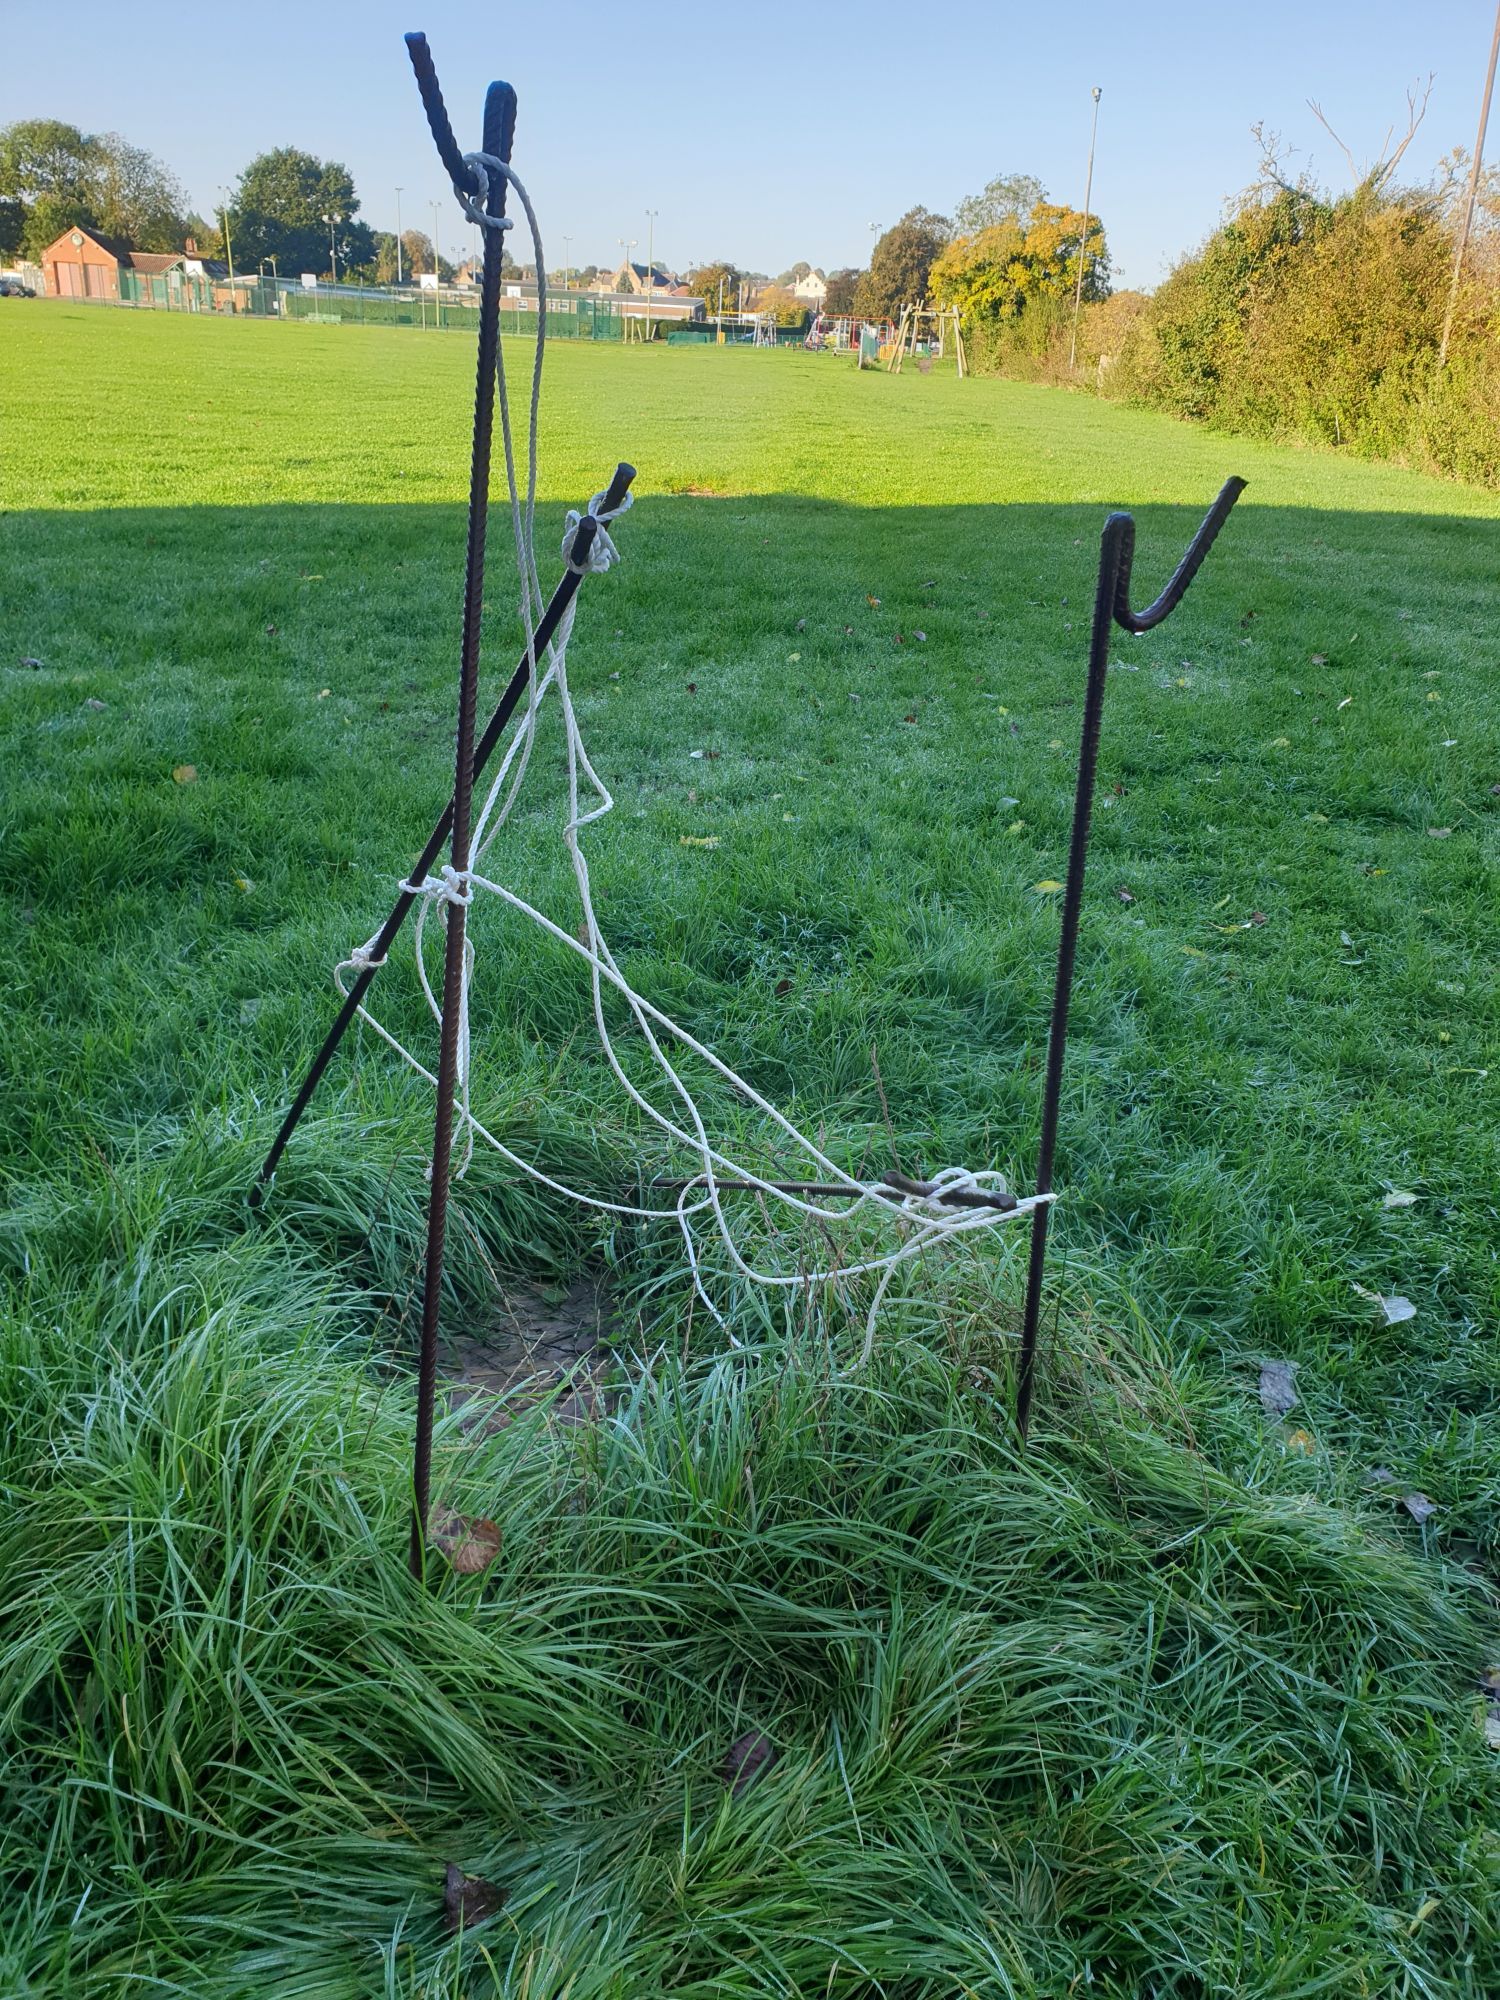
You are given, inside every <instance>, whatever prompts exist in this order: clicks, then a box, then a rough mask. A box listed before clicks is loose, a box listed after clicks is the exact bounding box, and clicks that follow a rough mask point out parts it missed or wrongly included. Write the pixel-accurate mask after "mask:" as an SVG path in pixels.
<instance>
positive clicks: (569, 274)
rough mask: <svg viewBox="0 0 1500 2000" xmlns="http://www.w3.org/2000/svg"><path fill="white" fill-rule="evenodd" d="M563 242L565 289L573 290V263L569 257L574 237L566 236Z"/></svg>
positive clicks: (566, 290) (567, 290)
mask: <svg viewBox="0 0 1500 2000" xmlns="http://www.w3.org/2000/svg"><path fill="white" fill-rule="evenodd" d="M562 243H563V290H564V291H565V292H571V291H572V289H573V283H572V279H573V265H572V262H571V260H570V258H569V255H568V253H569V251H570V250H571V249H572V248H573V239H572V237H571V236H565V237H564V238H563V240H562Z"/></svg>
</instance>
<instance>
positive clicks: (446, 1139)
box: [408, 41, 516, 1577]
mask: <svg viewBox="0 0 1500 2000" xmlns="http://www.w3.org/2000/svg"><path fill="white" fill-rule="evenodd" d="M411 46H412V44H411V42H410V41H409V42H408V47H411ZM425 51H426V44H425V42H423V43H421V53H422V54H424V55H425ZM412 59H413V67H414V68H415V69H416V71H417V78H418V82H419V83H420V84H421V86H422V99H423V103H424V104H425V106H426V108H427V116H428V122H429V124H431V126H432V128H433V134H434V137H435V138H436V139H437V141H438V151H439V153H440V154H442V156H443V164H444V165H445V166H446V167H448V170H449V173H450V174H451V175H453V180H454V185H455V188H457V187H458V185H459V183H458V177H457V175H456V174H454V173H453V162H452V160H451V159H450V157H449V154H450V152H451V151H453V150H454V149H453V146H452V134H451V132H449V133H448V134H447V141H448V143H447V145H446V146H445V144H444V139H443V133H442V131H441V130H440V121H439V117H438V115H437V114H438V113H439V112H441V110H442V99H441V97H440V96H439V95H438V92H437V79H436V76H431V82H430V89H429V84H428V80H427V74H424V65H423V63H422V62H421V61H420V60H419V59H418V50H417V49H416V48H412ZM430 68H431V64H430V58H429V59H428V62H427V65H426V70H427V73H428V74H430ZM435 105H436V110H435V109H434V106H435ZM446 123H447V121H446V117H444V118H443V119H442V120H441V125H442V126H444V127H445V126H446ZM515 134H516V93H515V92H514V91H513V90H512V89H511V87H510V85H509V84H507V83H492V84H491V85H490V87H489V90H488V92H487V93H486V95H485V100H484V142H483V148H482V150H483V151H484V152H486V153H490V154H493V155H494V156H495V157H496V158H497V159H500V160H504V161H506V162H507V163H509V160H510V156H511V148H512V146H513V144H514V142H515ZM458 164H459V165H460V166H462V165H463V162H462V160H461V159H460V160H459V162H458ZM466 171H467V170H466ZM508 185H509V184H508V183H507V182H506V181H505V179H504V178H503V177H502V176H501V175H499V174H494V175H492V176H491V177H490V185H489V198H488V203H487V207H486V213H487V214H488V215H489V216H491V217H493V218H496V219H498V218H499V217H500V216H502V215H504V213H505V196H506V190H507V187H508ZM503 257H504V236H503V234H502V232H501V231H500V230H499V229H498V228H496V227H490V228H487V229H486V230H485V231H484V273H483V278H482V280H481V288H480V297H479V352H478V362H477V369H476V374H475V382H474V451H473V457H472V459H471V461H470V467H469V534H468V547H467V550H466V553H465V559H464V622H463V639H462V643H461V646H460V652H459V666H458V732H457V734H458V740H457V744H456V747H455V755H454V773H453V836H452V848H451V858H452V865H453V869H454V872H455V874H458V875H462V874H463V873H464V871H465V870H466V869H467V868H468V865H469V833H470V808H471V805H472V802H473V792H474V712H475V708H476V706H477V698H478V690H479V642H480V632H481V628H482V626H483V623H484V542H485V529H486V526H487V524H488V517H489V500H490V440H491V434H492V432H493V429H494V416H495V370H496V365H497V362H498V358H499V352H498V350H499V344H500V271H501V264H502V260H503ZM466 904H467V897H466V896H465V897H464V898H463V899H462V900H458V901H450V902H448V903H446V904H445V905H444V915H445V918H446V925H445V940H444V942H445V950H444V956H443V1024H442V1035H441V1038H440V1041H439V1045H438V1081H437V1103H436V1106H435V1109H434V1113H433V1122H432V1191H431V1195H430V1198H429V1201H428V1208H427V1256H426V1261H425V1265H424V1269H423V1277H422V1345H421V1353H420V1357H419V1360H418V1364H417V1438H416V1448H415V1451H414V1453H413V1457H412V1516H411V1547H410V1551H409V1560H410V1564H411V1571H412V1574H413V1576H416V1577H420V1576H421V1575H422V1571H423V1565H424V1561H425V1557H426V1547H427V1514H428V1503H429V1498H430V1489H431V1481H432V1419H433V1408H434V1405H435V1403H436V1400H437V1342H438V1317H439V1311H440V1308H441V1305H442V1297H443V1248H444V1244H445V1241H446V1236H447V1226H448V1182H449V1168H450V1164H451V1153H452V1147H453V1099H454V1093H455V1091H456V1090H457V1087H458V1038H459V1010H460V1006H461V1003H462V996H463V981H464V933H465V919H466V917H467V915H468V910H467V907H466Z"/></svg>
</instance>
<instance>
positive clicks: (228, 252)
mask: <svg viewBox="0 0 1500 2000" xmlns="http://www.w3.org/2000/svg"><path fill="white" fill-rule="evenodd" d="M219 193H220V194H221V195H222V196H223V197H224V199H223V200H222V201H221V202H220V204H219V220H220V221H221V222H222V223H223V225H224V257H225V260H226V262H227V263H228V265H229V282H230V284H231V285H232V284H233V283H234V244H233V243H232V241H231V240H230V235H229V190H228V188H227V187H221V188H220V189H219Z"/></svg>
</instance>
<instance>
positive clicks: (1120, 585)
mask: <svg viewBox="0 0 1500 2000" xmlns="http://www.w3.org/2000/svg"><path fill="white" fill-rule="evenodd" d="M1244 490H1245V482H1244V480H1243V479H1229V480H1226V481H1225V483H1224V485H1223V487H1222V488H1221V490H1220V492H1219V496H1218V498H1217V499H1216V500H1215V501H1214V504H1213V506H1212V507H1211V508H1210V509H1209V511H1208V513H1207V515H1206V516H1205V517H1204V520H1203V523H1202V525H1201V526H1200V527H1199V529H1198V532H1197V534H1195V535H1194V537H1193V539H1192V541H1191V542H1190V543H1189V544H1188V547H1187V551H1186V553H1185V554H1184V556H1183V558H1182V560H1181V562H1180V563H1178V565H1177V567H1176V569H1175V570H1173V572H1172V575H1171V577H1170V578H1169V579H1168V582H1167V585H1166V588H1165V589H1164V590H1163V591H1162V593H1161V595H1160V596H1159V597H1157V598H1155V599H1154V600H1153V601H1152V602H1151V603H1150V604H1148V605H1147V607H1146V609H1145V610H1144V611H1132V610H1131V608H1130V568H1131V561H1132V558H1133V556H1134V553H1135V522H1134V520H1133V519H1132V518H1131V516H1130V515H1129V514H1111V515H1110V516H1109V518H1108V520H1107V521H1106V522H1105V523H1104V533H1103V535H1102V537H1101V539H1100V546H1099V580H1098V583H1097V585H1096V587H1095V591H1094V622H1093V627H1092V630H1091V634H1090V638H1089V668H1088V680H1087V683H1086V686H1085V690H1084V698H1083V733H1082V740H1081V742H1080V744H1079V750H1078V780H1077V784H1076V787H1075V789H1074V793H1073V829H1072V835H1071V837H1070V840H1069V843H1068V872H1067V880H1066V883H1065V885H1064V889H1063V907H1062V929H1061V933H1060V935H1059V937H1058V941H1057V972H1056V975H1055V977H1054V980H1053V985H1052V1019H1051V1023H1050V1025H1049V1028H1048V1032H1047V1068H1046V1075H1045V1079H1044V1081H1043V1085H1042V1129H1041V1137H1040V1140H1039V1142H1038V1145H1037V1162H1036V1183H1035V1186H1034V1187H1033V1188H1032V1193H1033V1194H1051V1192H1052V1171H1053V1163H1054V1156H1055V1153H1056V1150H1057V1128H1058V1120H1059V1117H1060V1115H1061V1107H1062V1080H1063V1059H1064V1057H1065V1055H1066V1053H1067V1044H1068V1009H1069V1004H1070V1002H1071V1000H1072V997H1073V966H1074V961H1075V959H1076V957H1077V953H1078V925H1079V919H1080V917H1081V915H1082V911H1083V882H1084V875H1085V873H1086V871H1087V868H1088V853H1089V829H1090V825H1091V823H1092V818H1093V807H1094V781H1095V777H1096V775H1097V773H1098V766H1099V736H1100V731H1101V728H1102V726H1103V722H1104V686H1105V681H1106V679H1107V677H1108V673H1109V641H1110V634H1111V632H1112V630H1113V628H1114V626H1115V625H1117V624H1118V625H1120V626H1122V627H1123V628H1124V629H1125V631H1127V632H1149V631H1150V630H1151V629H1152V627H1153V626H1156V625H1160V624H1161V622H1162V620H1163V619H1165V618H1169V617H1170V616H1171V614H1172V613H1173V612H1174V611H1175V610H1176V609H1177V606H1178V605H1179V604H1180V603H1181V602H1182V600H1183V598H1184V597H1185V596H1186V595H1187V591H1188V586H1189V585H1190V584H1191V583H1192V581H1193V578H1194V577H1195V576H1196V575H1197V574H1198V571H1199V569H1200V567H1201V566H1202V563H1203V559H1204V557H1205V556H1206V555H1207V554H1208V552H1209V550H1210V549H1211V548H1212V547H1213V545H1214V541H1215V539H1216V537H1217V536H1218V533H1219V530H1220V529H1221V528H1222V527H1223V525H1224V523H1225V522H1226V521H1227V520H1228V518H1229V513H1230V509H1231V508H1232V507H1233V506H1234V503H1235V501H1236V500H1238V499H1239V497H1240V495H1241V493H1243V492H1244ZM1052 1208H1053V1204H1052V1203H1051V1202H1043V1203H1042V1204H1041V1205H1040V1206H1039V1207H1037V1208H1034V1209H1033V1210H1032V1212H1031V1254H1030V1257H1029V1260H1028V1263H1027V1268H1026V1303H1025V1308H1024V1311H1023V1314H1022V1320H1021V1359H1020V1366H1019V1369H1018V1372H1017V1376H1016V1428H1017V1430H1018V1432H1019V1433H1020V1436H1021V1438H1022V1439H1023V1440H1024V1439H1025V1436H1026V1429H1027V1426H1028V1424H1029V1423H1030V1421H1031V1399H1032V1393H1033V1390H1034V1388H1035V1384H1036V1350H1037V1333H1038V1329H1039V1327H1040V1325H1041V1316H1042V1285H1043V1280H1044V1278H1045V1275H1046V1266H1047V1225H1048V1221H1049V1218H1050V1217H1051V1214H1052Z"/></svg>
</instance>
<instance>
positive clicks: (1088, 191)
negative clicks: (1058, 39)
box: [1068, 83, 1099, 368]
mask: <svg viewBox="0 0 1500 2000" xmlns="http://www.w3.org/2000/svg"><path fill="white" fill-rule="evenodd" d="M1098 136H1099V86H1098V84H1097V83H1096V84H1095V85H1094V122H1093V124H1092V125H1091V126H1090V127H1089V172H1088V179H1087V180H1086V181H1085V182H1084V185H1083V234H1082V235H1081V236H1080V237H1079V239H1078V284H1077V286H1076V288H1075V289H1074V292H1073V335H1072V338H1071V339H1070V340H1069V342H1068V366H1069V367H1070V368H1076V367H1077V365H1078V315H1079V313H1080V311H1081V310H1082V308H1083V266H1084V260H1085V258H1086V257H1087V255H1088V247H1089V204H1090V202H1091V201H1092V200H1093V198H1094V141H1095V139H1096V138H1097V137H1098Z"/></svg>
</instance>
